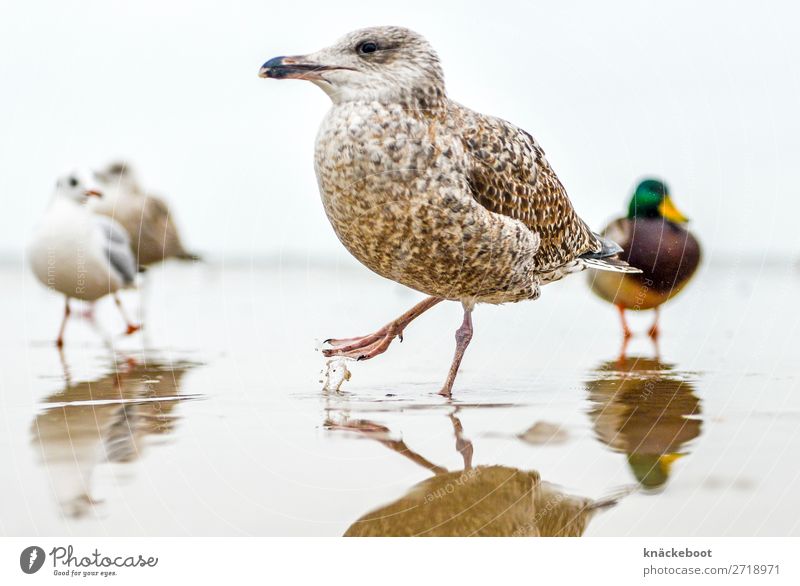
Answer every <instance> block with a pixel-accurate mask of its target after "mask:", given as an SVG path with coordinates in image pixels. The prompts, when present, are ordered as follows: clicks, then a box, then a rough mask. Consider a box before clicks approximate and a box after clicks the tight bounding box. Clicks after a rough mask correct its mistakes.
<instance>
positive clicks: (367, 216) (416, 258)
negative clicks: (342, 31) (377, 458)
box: [259, 26, 636, 396]
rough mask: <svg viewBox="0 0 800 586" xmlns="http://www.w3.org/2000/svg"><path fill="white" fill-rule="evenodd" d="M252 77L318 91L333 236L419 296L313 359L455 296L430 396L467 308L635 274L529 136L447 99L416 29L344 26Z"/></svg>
mask: <svg viewBox="0 0 800 586" xmlns="http://www.w3.org/2000/svg"><path fill="white" fill-rule="evenodd" d="M259 75H260V76H261V77H269V78H273V79H306V80H308V81H311V82H312V83H314V84H315V85H317V86H319V87H320V88H322V90H323V91H325V93H327V94H328V96H329V97H330V99H331V101H332V102H333V106H332V108H331V109H330V111H329V112H328V114H327V116H326V117H325V119H324V121H323V122H322V126H321V127H320V129H319V133H318V135H317V142H316V151H315V166H316V172H317V181H318V183H319V188H320V192H321V194H322V203H323V205H324V206H325V211H326V213H327V215H328V219H329V220H330V222H331V224H332V225H333V229H334V231H335V232H336V235H337V236H338V237H339V240H341V242H342V244H344V246H345V247H346V248H347V249H348V250H349V251H350V253H351V254H353V256H355V257H356V258H357V259H358V260H359V261H361V262H362V263H363V264H364V265H366V266H367V267H368V268H370V269H371V270H373V271H375V272H376V273H378V274H379V275H382V276H384V277H386V278H388V279H392V280H394V281H397V282H398V283H401V284H403V285H406V286H407V287H411V288H412V289H416V290H417V291H421V292H423V293H426V294H427V295H429V296H430V297H428V298H427V299H425V300H424V301H422V302H421V303H419V304H418V305H416V306H415V307H413V308H412V309H411V310H409V311H408V312H406V313H405V314H403V315H401V316H400V317H399V318H397V319H395V320H393V321H391V322H389V323H388V324H387V325H386V326H384V327H383V328H381V329H379V330H378V331H377V332H375V333H374V334H371V335H368V336H362V337H360V338H349V339H332V340H328V342H329V343H330V344H331V346H332V348H330V349H327V350H325V355H326V356H345V357H350V358H357V359H360V360H363V359H368V358H372V357H374V356H377V355H378V354H381V353H382V352H384V351H385V350H386V349H387V347H388V346H389V344H390V343H391V342H392V340H393V339H394V338H396V337H398V336H402V333H403V330H404V328H405V327H406V326H407V325H408V324H409V323H410V322H411V321H412V320H414V319H415V318H416V317H418V316H419V315H420V314H422V313H423V312H424V311H426V310H428V309H430V308H431V307H433V306H434V305H436V304H437V303H439V302H440V301H442V300H444V299H448V300H454V301H460V302H461V303H462V305H463V307H464V320H463V323H462V324H461V327H460V328H459V329H458V331H457V332H456V351H455V356H454V358H453V363H452V365H451V367H450V371H449V374H448V376H447V380H446V381H445V383H444V386H443V388H442V390H441V394H443V395H445V396H450V394H451V392H452V387H453V382H454V380H455V377H456V373H457V372H458V367H459V364H460V363H461V359H462V357H463V355H464V351H465V349H466V347H467V345H468V344H469V342H470V340H471V339H472V317H471V314H472V309H473V307H474V306H475V304H476V303H495V304H497V303H505V302H509V301H521V300H523V299H536V298H537V297H538V296H539V288H540V286H541V285H544V284H546V283H550V282H553V281H557V280H558V279H561V278H562V277H564V276H565V275H568V274H570V273H574V272H577V271H580V270H583V269H584V268H586V267H588V266H591V267H594V268H598V269H605V270H611V271H621V272H635V271H636V269H633V268H632V267H629V266H628V265H627V263H625V262H622V261H621V260H619V259H618V258H617V254H618V253H619V252H620V251H621V248H620V247H619V246H617V245H616V244H614V243H613V242H611V241H610V240H605V239H603V238H601V237H600V236H598V235H597V234H594V233H593V232H592V231H591V230H590V229H589V228H588V227H587V225H586V224H585V223H584V222H583V221H582V220H581V219H580V218H579V217H578V215H577V214H576V213H575V211H574V209H573V208H572V204H571V203H570V201H569V198H568V197H567V194H566V191H565V190H564V187H563V186H562V185H561V182H560V181H559V180H558V177H556V174H555V173H554V172H553V170H552V169H551V168H550V165H549V164H548V163H547V161H546V160H545V158H544V152H543V151H542V149H541V147H540V146H539V145H538V143H537V142H536V141H535V140H534V139H533V137H532V136H531V135H530V134H528V133H527V132H525V131H524V130H521V129H519V128H517V127H516V126H514V125H512V124H510V123H508V122H506V121H504V120H501V119H499V118H494V117H491V116H485V115H483V114H479V113H477V112H473V111H472V110H469V109H468V108H465V107H464V106H462V105H460V104H458V103H456V102H453V101H451V100H450V99H448V98H447V95H446V93H445V85H444V77H443V73H442V69H441V66H440V64H439V58H438V57H437V55H436V52H435V51H434V50H433V48H432V47H431V46H430V44H428V42H427V41H426V40H425V39H424V38H423V37H421V36H420V35H418V34H417V33H415V32H412V31H410V30H407V29H404V28H400V27H394V26H390V27H376V28H368V29H363V30H359V31H355V32H353V33H350V34H348V35H347V36H345V37H344V38H342V39H341V40H340V41H338V42H337V43H336V44H335V45H333V46H331V47H328V48H326V49H322V50H321V51H318V52H316V53H312V54H309V55H301V56H292V57H275V58H273V59H270V60H269V61H267V62H266V63H264V65H263V66H262V67H261V70H260V72H259Z"/></svg>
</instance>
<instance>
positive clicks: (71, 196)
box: [56, 171, 103, 204]
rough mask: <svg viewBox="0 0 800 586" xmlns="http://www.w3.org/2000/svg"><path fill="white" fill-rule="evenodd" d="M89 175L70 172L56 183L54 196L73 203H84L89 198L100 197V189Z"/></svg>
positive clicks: (83, 172) (101, 193)
mask: <svg viewBox="0 0 800 586" xmlns="http://www.w3.org/2000/svg"><path fill="white" fill-rule="evenodd" d="M90 177H91V173H87V172H85V171H72V172H71V173H67V174H66V175H63V176H62V177H59V179H58V181H56V196H57V197H63V198H66V199H68V200H70V201H74V202H75V203H81V204H82V203H86V201H87V200H88V199H89V198H90V197H102V196H103V192H102V191H101V190H100V187H99V186H98V185H97V184H96V183H94V182H93V181H92V180H91V179H90Z"/></svg>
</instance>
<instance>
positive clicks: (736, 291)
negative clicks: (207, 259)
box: [0, 256, 800, 536]
mask: <svg viewBox="0 0 800 586" xmlns="http://www.w3.org/2000/svg"><path fill="white" fill-rule="evenodd" d="M0 285H2V286H1V287H0V299H1V300H2V303H0V314H2V323H3V324H4V326H5V327H4V328H3V329H2V332H0V344H1V346H0V347H1V348H2V352H0V368H2V376H1V377H0V455H2V461H3V464H4V467H3V469H2V472H0V476H2V479H3V482H2V484H1V485H0V486H2V488H0V491H1V492H0V497H2V498H0V534H3V535H49V534H58V535H342V534H344V533H345V532H347V533H348V534H453V533H460V534H463V533H475V534H517V535H553V534H584V535H594V536H601V535H772V536H780V535H798V534H800V525H799V524H798V523H799V522H798V519H800V496H798V494H800V490H799V489H800V471H798V470H797V466H796V460H797V456H796V454H797V453H798V449H800V368H798V359H799V358H800V352H798V348H797V343H796V340H797V337H798V334H800V328H798V325H799V318H798V312H797V311H796V305H795V304H796V302H797V300H798V299H800V273H798V271H797V269H796V267H795V266H794V265H793V263H791V262H789V261H787V262H786V263H785V264H780V263H778V264H774V265H770V266H762V265H760V264H758V263H743V262H742V263H735V262H729V263H717V264H713V263H712V264H710V265H706V266H704V267H703V268H701V272H700V274H699V275H698V277H697V279H696V280H695V282H694V283H692V284H691V285H690V286H689V287H688V288H687V290H686V291H685V292H684V293H683V294H682V295H681V296H680V297H679V298H678V299H676V300H675V301H674V302H673V303H671V304H670V305H669V306H667V307H666V308H665V310H664V312H663V321H662V338H661V341H660V344H659V346H660V347H659V348H658V349H656V348H655V347H654V346H653V345H652V344H651V343H650V341H649V340H648V339H647V338H646V336H644V335H640V336H639V337H637V338H635V339H634V340H633V341H632V342H631V344H630V346H629V348H628V358H627V359H626V360H620V359H619V357H618V354H619V350H620V341H621V334H620V331H619V326H618V323H617V316H616V313H615V311H614V310H613V308H611V307H609V306H607V305H605V304H604V303H603V302H601V301H599V300H598V299H596V298H594V297H593V296H592V295H591V294H590V293H589V292H588V289H587V287H586V286H585V283H584V282H583V278H582V277H581V276H579V277H574V278H571V279H569V280H567V281H565V282H562V283H557V284H554V285H550V286H547V287H546V288H545V289H544V290H543V295H542V298H541V299H540V300H538V301H536V302H531V303H520V304H516V305H507V306H503V307H488V306H479V307H478V309H477V310H476V312H475V316H474V318H475V338H474V340H473V342H472V345H471V346H470V348H469V350H468V351H467V355H466V358H465V360H464V363H463V366H462V370H461V373H460V375H459V379H458V380H457V382H456V387H455V394H454V398H453V399H452V400H446V399H444V398H442V397H439V396H437V395H436V394H435V393H436V391H437V390H438V388H439V386H440V384H441V382H442V380H443V378H444V376H445V374H446V370H447V367H448V365H449V361H450V358H451V356H452V351H453V333H454V331H455V329H456V328H457V327H458V325H459V323H460V308H459V306H457V305H456V304H452V303H451V304H443V305H441V306H437V307H436V308H434V309H432V310H431V311H430V312H429V313H427V314H425V315H424V316H422V317H421V318H420V319H419V320H418V321H417V322H415V323H414V324H412V325H411V326H410V327H409V328H408V330H407V331H406V333H405V340H404V342H403V343H402V344H400V343H397V342H395V343H394V344H393V345H392V347H391V348H390V349H389V351H388V352H387V353H386V354H385V355H383V356H380V357H378V358H376V359H374V360H372V361H370V362H366V363H351V364H349V365H348V368H349V370H350V371H351V372H352V377H351V379H350V380H349V381H345V382H344V384H343V385H342V388H341V391H340V392H339V393H336V392H332V391H327V392H326V391H323V390H322V383H321V382H320V381H321V379H322V375H321V371H322V369H323V367H324V364H325V360H324V359H323V358H322V356H321V354H320V353H319V352H318V351H317V346H318V345H319V341H320V340H323V339H325V338H327V337H331V336H335V337H344V336H352V335H358V334H365V333H367V332H369V331H371V330H373V329H375V328H377V327H379V326H380V325H382V324H383V323H385V322H386V321H387V320H388V319H389V318H391V317H394V315H395V314H399V313H401V312H403V311H404V310H405V309H407V308H408V307H409V306H411V305H412V304H413V303H415V302H416V301H417V300H418V299H419V298H420V296H419V295H417V294H415V293H413V292H411V291H408V290H406V289H403V288H401V287H399V286H397V285H395V284H393V283H390V282H387V281H385V280H383V279H380V278H379V277H377V276H374V275H372V274H371V273H369V272H368V271H366V270H365V269H362V268H360V267H358V266H355V265H353V264H352V263H351V262H350V261H349V260H347V259H346V258H344V257H341V256H340V257H338V260H336V261H334V262H333V263H331V264H329V265H325V264H324V263H303V262H300V263H297V262H293V263H288V262H286V263H280V262H267V263H258V264H254V263H253V264H250V263H246V262H245V263H231V262H218V263H213V264H207V265H195V266H180V265H169V266H166V267H163V268H160V269H156V270H152V271H150V273H149V274H148V283H147V285H146V289H145V295H146V298H147V303H146V317H147V321H146V331H145V335H144V336H133V337H130V338H123V337H121V336H120V335H119V334H120V333H121V331H122V329H123V328H122V323H121V321H120V319H119V316H118V315H117V314H116V313H115V310H114V308H113V304H112V303H110V302H109V301H107V300H106V301H103V302H101V304H100V306H99V307H98V311H97V321H98V322H99V323H100V324H102V327H103V328H104V329H105V330H106V331H107V332H108V333H109V335H110V340H108V343H106V342H104V341H103V340H102V338H101V337H100V336H98V334H97V333H96V332H95V331H93V330H92V329H91V328H90V327H89V324H88V322H87V321H85V320H75V321H74V322H72V323H71V324H70V326H69V328H68V330H67V345H66V348H65V352H64V355H63V361H62V360H61V358H60V356H59V353H58V352H57V350H56V349H55V347H54V346H53V345H52V344H51V342H52V339H53V338H54V336H55V332H56V330H57V326H58V320H59V318H60V312H61V301H60V299H58V298H57V297H56V296H54V295H50V294H49V293H48V292H46V291H44V290H42V289H41V288H40V287H39V286H38V285H37V284H36V283H34V282H33V280H32V279H31V278H30V277H29V276H28V275H27V272H25V271H24V270H23V269H22V268H21V267H20V264H19V263H14V262H11V263H7V264H6V265H4V266H2V267H0ZM138 300H139V296H138V293H137V292H128V293H126V295H125V301H126V302H127V303H128V304H129V305H130V306H131V307H132V308H134V307H136V306H137V305H138ZM651 319H652V315H651V314H643V315H641V316H632V318H631V322H632V325H633V327H634V329H636V330H637V331H638V332H645V331H646V330H647V328H648V327H649V324H650V320H651Z"/></svg>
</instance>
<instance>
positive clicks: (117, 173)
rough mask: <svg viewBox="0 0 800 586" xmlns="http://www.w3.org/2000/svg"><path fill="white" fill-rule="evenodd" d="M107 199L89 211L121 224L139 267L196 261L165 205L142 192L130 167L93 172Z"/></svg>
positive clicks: (120, 164)
mask: <svg viewBox="0 0 800 586" xmlns="http://www.w3.org/2000/svg"><path fill="white" fill-rule="evenodd" d="M95 177H96V178H97V180H98V181H99V182H100V183H101V184H102V186H103V189H104V193H105V194H106V196H107V197H104V198H103V199H101V200H98V201H95V202H93V203H92V209H93V210H94V211H95V212H97V213H100V214H103V215H106V216H109V217H111V218H113V219H115V220H117V221H118V222H119V223H120V224H122V225H123V226H124V228H125V230H127V232H128V234H129V235H130V239H131V246H132V250H133V254H134V255H135V256H136V260H137V262H138V263H139V265H140V266H149V265H152V264H155V263H158V262H161V261H163V260H166V259H168V258H176V259H179V260H198V257H197V256H196V255H194V254H192V253H190V252H187V251H186V249H185V248H184V247H183V243H182V242H181V239H180V235H179V234H178V228H177V226H176V225H175V222H174V221H173V220H172V216H171V214H170V210H169V207H168V206H167V203H166V202H165V201H164V200H163V199H161V198H160V197H157V196H155V195H151V194H149V193H147V192H145V190H144V189H142V187H141V185H140V184H139V181H138V179H137V177H136V175H135V174H134V172H133V171H132V170H131V168H130V166H128V165H127V164H126V163H123V162H114V163H110V164H109V165H107V166H106V167H105V168H104V169H102V170H100V171H96V172H95Z"/></svg>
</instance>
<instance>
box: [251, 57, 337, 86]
mask: <svg viewBox="0 0 800 586" xmlns="http://www.w3.org/2000/svg"><path fill="white" fill-rule="evenodd" d="M333 69H343V68H342V67H330V66H328V65H322V64H320V63H314V62H313V61H311V60H309V58H308V57H307V56H305V55H294V56H291V57H284V56H281V57H273V58H272V59H270V60H269V61H267V62H266V63H264V65H262V66H261V69H259V71H258V76H259V77H269V78H272V79H306V80H309V81H321V80H323V79H324V78H323V77H322V75H321V74H322V73H323V72H325V71H331V70H333Z"/></svg>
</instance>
